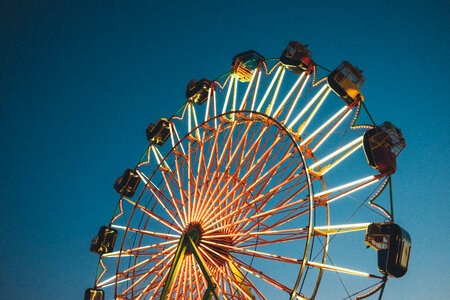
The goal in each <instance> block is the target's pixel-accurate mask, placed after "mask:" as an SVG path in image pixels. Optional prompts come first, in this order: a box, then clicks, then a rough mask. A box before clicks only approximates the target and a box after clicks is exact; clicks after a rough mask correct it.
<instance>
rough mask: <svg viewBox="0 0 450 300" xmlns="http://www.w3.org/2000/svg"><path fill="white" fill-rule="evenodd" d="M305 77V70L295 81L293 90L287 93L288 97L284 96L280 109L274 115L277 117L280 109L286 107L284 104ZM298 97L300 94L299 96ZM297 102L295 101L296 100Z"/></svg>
mask: <svg viewBox="0 0 450 300" xmlns="http://www.w3.org/2000/svg"><path fill="white" fill-rule="evenodd" d="M304 77H305V72H303V73H302V75H300V77H299V78H298V79H297V81H296V82H295V84H294V85H293V86H292V88H291V90H290V91H289V93H288V94H287V95H286V97H284V99H283V101H281V103H280V105H279V106H278V109H277V110H276V111H275V112H274V113H273V115H272V117H273V118H276V117H277V115H278V113H279V112H280V110H281V109H282V108H283V107H284V105H285V104H286V102H287V101H288V99H289V98H290V97H291V96H292V93H294V91H295V89H296V88H297V86H298V85H299V84H300V82H301V81H302V79H303V78H304ZM297 97H298V96H297ZM297 97H296V99H297ZM294 102H295V101H294ZM285 121H286V120H285Z"/></svg>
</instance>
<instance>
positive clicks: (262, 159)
mask: <svg viewBox="0 0 450 300" xmlns="http://www.w3.org/2000/svg"><path fill="white" fill-rule="evenodd" d="M278 139H279V137H277V139H276V142H278ZM259 141H260V140H259V139H258V143H257V144H258V145H259ZM275 144H276V143H274V144H273V145H271V146H270V147H269V148H268V149H267V150H265V152H264V153H263V154H262V156H261V157H260V158H259V159H258V161H257V162H256V163H254V164H253V165H252V166H251V167H250V168H249V170H248V171H247V173H246V174H245V175H244V176H243V177H242V179H241V180H240V181H241V182H245V180H246V178H247V177H248V176H250V175H251V174H252V171H253V170H254V169H256V168H257V167H258V166H261V165H264V164H265V162H267V160H268V159H269V158H270V155H271V153H272V150H273V148H274V147H275ZM254 146H256V145H254ZM250 153H252V151H249V152H248V153H247V155H246V158H248V157H249V154H250ZM243 166H245V164H240V165H239V166H238V167H237V170H236V172H237V171H239V170H240V169H241V168H242V167H243ZM223 174H225V173H223ZM222 177H223V176H222ZM231 179H232V178H230V179H229V180H228V182H227V183H225V184H224V188H223V189H222V192H223V191H224V189H225V188H226V187H227V186H228V184H229V182H230V181H231ZM258 182H259V181H258ZM218 187H219V185H217V186H216V189H215V190H214V191H213V194H212V195H210V197H211V198H210V199H212V198H217V196H214V193H215V192H216V190H217V189H218ZM237 187H239V185H238V186H236V187H234V188H233V189H232V190H231V192H229V194H231V193H232V192H234V191H235V190H236V189H237ZM240 198H241V195H240V196H239V197H238V198H237V199H240ZM226 199H227V197H225V199H223V200H222V203H223V202H225V201H226ZM222 203H219V205H217V206H216V208H215V210H214V211H213V212H212V213H215V212H216V210H217V208H218V207H220V206H221V205H222ZM228 208H229V206H228ZM210 215H211V214H210Z"/></svg>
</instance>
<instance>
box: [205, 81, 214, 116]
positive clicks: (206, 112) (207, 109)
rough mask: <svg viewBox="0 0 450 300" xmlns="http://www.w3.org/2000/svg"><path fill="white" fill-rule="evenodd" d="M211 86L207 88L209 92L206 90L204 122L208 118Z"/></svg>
mask: <svg viewBox="0 0 450 300" xmlns="http://www.w3.org/2000/svg"><path fill="white" fill-rule="evenodd" d="M212 85H214V83H212ZM212 89H213V88H212V86H211V85H210V86H209V90H208V100H207V101H206V111H205V121H206V120H208V117H209V107H210V106H211V90H212Z"/></svg>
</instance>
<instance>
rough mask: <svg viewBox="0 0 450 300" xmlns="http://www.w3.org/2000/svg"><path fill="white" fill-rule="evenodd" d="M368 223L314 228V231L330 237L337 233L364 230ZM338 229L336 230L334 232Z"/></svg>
mask: <svg viewBox="0 0 450 300" xmlns="http://www.w3.org/2000/svg"><path fill="white" fill-rule="evenodd" d="M369 225H370V223H357V224H343V225H330V226H316V227H314V228H313V230H314V231H316V232H319V233H321V234H326V235H331V234H339V233H348V232H353V231H361V230H366V229H367V227H368V226H369ZM335 229H338V230H335Z"/></svg>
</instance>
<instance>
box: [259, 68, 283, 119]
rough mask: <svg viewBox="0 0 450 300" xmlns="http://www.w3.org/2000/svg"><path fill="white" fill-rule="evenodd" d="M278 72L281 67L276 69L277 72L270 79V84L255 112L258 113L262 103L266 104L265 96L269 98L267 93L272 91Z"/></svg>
mask: <svg viewBox="0 0 450 300" xmlns="http://www.w3.org/2000/svg"><path fill="white" fill-rule="evenodd" d="M280 71H281V67H278V69H277V71H276V72H275V75H274V76H273V78H272V81H271V82H270V85H269V87H268V88H267V91H266V93H265V94H264V96H263V98H262V100H261V103H259V105H258V108H256V111H258V112H260V111H261V108H262V107H263V105H264V102H266V99H267V96H269V93H270V91H271V90H272V87H273V85H274V84H275V81H276V79H277V77H278V75H279V74H280Z"/></svg>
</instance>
